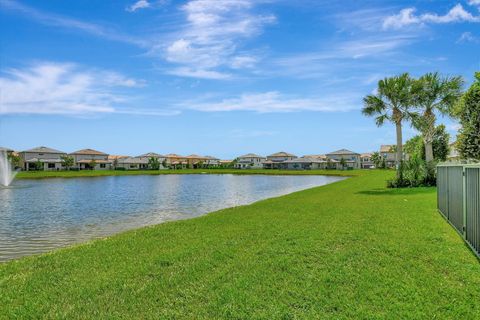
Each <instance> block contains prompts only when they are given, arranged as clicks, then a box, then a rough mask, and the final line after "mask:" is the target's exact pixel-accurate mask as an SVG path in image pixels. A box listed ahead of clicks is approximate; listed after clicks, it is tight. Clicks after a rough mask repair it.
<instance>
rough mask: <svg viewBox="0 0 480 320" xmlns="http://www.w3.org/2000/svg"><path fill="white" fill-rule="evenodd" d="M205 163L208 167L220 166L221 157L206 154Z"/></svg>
mask: <svg viewBox="0 0 480 320" xmlns="http://www.w3.org/2000/svg"><path fill="white" fill-rule="evenodd" d="M205 159H206V160H205V165H206V166H207V167H218V166H220V159H218V158H216V157H212V156H205Z"/></svg>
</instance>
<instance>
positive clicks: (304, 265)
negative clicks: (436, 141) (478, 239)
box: [0, 171, 480, 319]
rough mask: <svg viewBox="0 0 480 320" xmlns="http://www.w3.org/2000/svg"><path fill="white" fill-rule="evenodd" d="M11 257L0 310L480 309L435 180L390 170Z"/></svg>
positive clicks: (48, 313)
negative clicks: (398, 182)
mask: <svg viewBox="0 0 480 320" xmlns="http://www.w3.org/2000/svg"><path fill="white" fill-rule="evenodd" d="M356 175H357V176H356V177H353V178H350V179H346V180H344V181H341V182H337V183H334V184H331V185H328V186H324V187H318V188H314V189H309V190H306V191H301V192H296V193H293V194H290V195H287V196H283V197H279V198H273V199H268V200H264V201H260V202H257V203H255V204H252V205H248V206H242V207H236V208H230V209H225V210H221V211H218V212H215V213H211V214H209V215H206V216H203V217H199V218H195V219H191V220H184V221H176V222H169V223H165V224H161V225H158V226H153V227H148V228H144V229H140V230H135V231H130V232H126V233H122V234H119V235H116V236H113V237H110V238H108V239H104V240H97V241H93V242H90V243H87V244H84V245H80V246H76V247H71V248H66V249H61V250H58V251H55V252H53V253H49V254H43V255H40V256H36V257H27V258H23V259H20V260H17V261H11V262H9V263H5V264H1V265H0V318H2V317H4V318H49V319H50V318H66V319H71V318H82V319H84V318H92V319H101V318H112V319H117V318H123V319H132V318H135V319H144V318H151V319H185V318H187V319H219V318H223V319H319V318H320V319H480V263H479V261H478V260H477V258H476V257H475V256H474V254H473V253H472V252H471V251H470V250H469V249H468V248H467V246H466V245H465V244H464V243H463V241H462V239H461V238H460V237H459V236H458V234H457V233H456V232H455V231H454V230H453V228H452V227H450V225H448V223H447V222H445V221H444V219H443V218H442V217H441V216H440V215H439V214H438V213H437V212H436V191H435V189H434V188H418V189H396V190H392V189H386V188H385V180H386V179H387V178H389V177H391V176H392V172H387V171H362V172H356Z"/></svg>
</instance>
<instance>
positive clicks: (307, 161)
mask: <svg viewBox="0 0 480 320" xmlns="http://www.w3.org/2000/svg"><path fill="white" fill-rule="evenodd" d="M327 165H328V161H327V160H323V159H320V158H310V157H302V158H294V159H289V160H285V161H284V162H283V163H282V166H281V169H288V170H314V169H327Z"/></svg>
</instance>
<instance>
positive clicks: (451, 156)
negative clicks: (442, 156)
mask: <svg viewBox="0 0 480 320" xmlns="http://www.w3.org/2000/svg"><path fill="white" fill-rule="evenodd" d="M449 147H450V150H449V152H448V156H447V159H448V160H450V161H457V160H460V152H458V149H457V141H455V142H452V143H450V145H449Z"/></svg>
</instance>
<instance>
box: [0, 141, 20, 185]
mask: <svg viewBox="0 0 480 320" xmlns="http://www.w3.org/2000/svg"><path fill="white" fill-rule="evenodd" d="M16 174H17V172H16V171H15V170H13V167H12V164H11V163H10V161H9V160H8V154H7V152H6V151H3V150H2V151H0V185H2V186H4V187H8V186H9V185H10V184H11V183H12V181H13V179H14V178H15V175H16Z"/></svg>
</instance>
